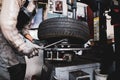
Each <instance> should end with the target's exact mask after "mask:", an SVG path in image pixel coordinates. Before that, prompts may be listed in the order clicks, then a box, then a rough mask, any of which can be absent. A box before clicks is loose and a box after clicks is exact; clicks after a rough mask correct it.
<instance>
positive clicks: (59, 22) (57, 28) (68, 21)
mask: <svg viewBox="0 0 120 80" xmlns="http://www.w3.org/2000/svg"><path fill="white" fill-rule="evenodd" d="M38 38H39V39H40V40H57V39H63V38H69V39H71V40H75V41H76V40H77V41H78V40H79V42H80V43H85V42H87V41H88V39H89V28H88V26H87V24H86V23H85V22H83V21H79V20H76V19H72V18H66V17H59V18H50V19H47V20H44V21H43V22H41V24H40V26H39V28H38Z"/></svg>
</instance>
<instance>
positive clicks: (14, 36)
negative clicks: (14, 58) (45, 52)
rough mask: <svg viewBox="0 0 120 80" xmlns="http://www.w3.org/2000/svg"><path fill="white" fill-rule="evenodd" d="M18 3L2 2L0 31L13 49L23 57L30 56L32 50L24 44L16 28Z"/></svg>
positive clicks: (13, 1) (16, 1) (6, 0)
mask: <svg viewBox="0 0 120 80" xmlns="http://www.w3.org/2000/svg"><path fill="white" fill-rule="evenodd" d="M19 1H20V0H11V1H9V0H3V2H2V9H1V17H0V19H1V20H0V25H1V31H2V33H3V35H4V37H5V38H6V40H7V41H8V42H9V43H10V44H11V45H12V46H13V47H14V48H16V49H17V50H18V51H19V52H21V53H23V54H24V55H30V53H32V52H33V48H32V47H29V45H27V44H26V43H25V42H24V40H23V39H22V38H21V36H20V33H19V32H18V30H17V28H16V23H17V16H18V13H19V10H20V7H21V4H20V2H19Z"/></svg>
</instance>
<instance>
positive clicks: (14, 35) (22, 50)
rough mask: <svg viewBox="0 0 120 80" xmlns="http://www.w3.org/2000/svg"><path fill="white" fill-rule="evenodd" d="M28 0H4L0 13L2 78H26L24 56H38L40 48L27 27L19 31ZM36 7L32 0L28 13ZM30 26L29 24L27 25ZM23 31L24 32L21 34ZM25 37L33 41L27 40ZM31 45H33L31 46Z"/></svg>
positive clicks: (7, 79) (0, 65) (0, 63)
mask: <svg viewBox="0 0 120 80" xmlns="http://www.w3.org/2000/svg"><path fill="white" fill-rule="evenodd" d="M25 2H26V0H11V1H9V0H2V8H1V15H0V19H1V20H0V80H24V77H25V71H26V63H25V59H24V56H27V57H29V58H32V57H34V56H36V55H37V54H38V53H39V51H38V48H40V47H39V46H38V45H36V44H33V43H32V40H33V38H32V37H31V36H30V35H29V33H28V31H27V28H26V27H25V28H24V29H23V30H22V31H21V32H19V31H18V28H17V27H16V25H17V22H18V21H17V20H18V14H19V11H20V9H21V8H22V6H23V4H24V3H25ZM34 8H35V4H34V0H31V1H30V2H29V4H28V6H27V8H24V9H26V11H28V15H29V14H31V12H33V10H34ZM26 26H28V25H26ZM21 33H22V34H21ZM24 37H25V38H27V39H29V40H30V41H31V42H29V44H28V43H27V42H25V39H24ZM30 45H31V46H30Z"/></svg>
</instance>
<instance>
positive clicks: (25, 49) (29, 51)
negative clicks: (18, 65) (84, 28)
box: [19, 42, 41, 58]
mask: <svg viewBox="0 0 120 80" xmlns="http://www.w3.org/2000/svg"><path fill="white" fill-rule="evenodd" d="M40 48H41V47H40V46H38V45H36V44H33V43H31V42H28V43H25V44H23V45H21V46H20V48H19V51H20V52H21V53H22V54H23V55H26V56H28V58H32V57H34V56H38V53H39V49H40Z"/></svg>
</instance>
